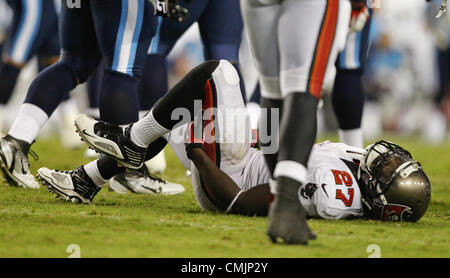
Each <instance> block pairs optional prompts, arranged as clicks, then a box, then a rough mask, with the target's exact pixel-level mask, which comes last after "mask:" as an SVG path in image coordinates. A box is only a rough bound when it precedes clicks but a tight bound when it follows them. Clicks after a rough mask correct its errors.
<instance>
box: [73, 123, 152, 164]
mask: <svg viewBox="0 0 450 278" xmlns="http://www.w3.org/2000/svg"><path fill="white" fill-rule="evenodd" d="M75 127H76V129H77V132H78V134H79V135H80V136H81V139H82V140H83V141H86V143H87V144H88V145H89V147H90V148H92V149H94V150H95V151H97V152H100V153H104V154H106V155H110V156H112V157H114V158H115V159H116V160H117V161H118V162H119V163H120V164H122V165H123V166H125V167H127V168H131V169H139V168H141V166H142V164H143V163H144V159H145V154H146V152H147V148H142V147H139V146H136V145H135V144H134V143H133V142H131V140H130V129H131V125H130V126H128V127H127V128H125V129H122V128H121V127H119V126H117V125H114V124H110V123H107V122H103V121H97V120H95V119H93V118H91V117H88V116H86V115H78V116H77V117H76V119H75Z"/></svg>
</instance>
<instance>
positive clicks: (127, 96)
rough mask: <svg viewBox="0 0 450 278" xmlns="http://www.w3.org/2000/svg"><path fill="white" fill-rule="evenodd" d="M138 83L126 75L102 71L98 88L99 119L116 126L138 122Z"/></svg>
mask: <svg viewBox="0 0 450 278" xmlns="http://www.w3.org/2000/svg"><path fill="white" fill-rule="evenodd" d="M137 86H138V82H137V80H136V79H135V78H133V77H130V76H128V75H125V74H122V73H119V72H114V71H110V70H104V71H103V78H102V82H101V88H100V119H101V120H102V121H106V122H110V123H114V124H117V125H126V124H130V123H134V122H136V121H137V120H138V117H139V115H138V111H139V100H138V95H137Z"/></svg>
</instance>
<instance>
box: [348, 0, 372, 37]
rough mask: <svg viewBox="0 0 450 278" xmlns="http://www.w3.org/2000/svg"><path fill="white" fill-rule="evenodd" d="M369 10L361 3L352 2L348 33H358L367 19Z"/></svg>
mask: <svg viewBox="0 0 450 278" xmlns="http://www.w3.org/2000/svg"><path fill="white" fill-rule="evenodd" d="M369 16H370V14H369V8H367V6H366V4H365V3H363V2H352V15H351V19H350V32H359V31H361V30H362V29H363V28H364V25H366V22H367V20H368V19H369Z"/></svg>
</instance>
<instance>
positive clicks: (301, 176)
mask: <svg viewBox="0 0 450 278" xmlns="http://www.w3.org/2000/svg"><path fill="white" fill-rule="evenodd" d="M307 174H308V172H307V170H306V167H305V166H303V165H302V164H300V163H298V162H296V161H291V160H283V161H279V162H278V163H277V165H276V166H275V171H274V174H273V176H274V177H275V179H276V178H278V177H287V178H291V179H293V180H296V181H298V182H301V183H302V184H305V183H306V182H307Z"/></svg>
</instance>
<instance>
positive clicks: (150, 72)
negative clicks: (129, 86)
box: [138, 54, 168, 112]
mask: <svg viewBox="0 0 450 278" xmlns="http://www.w3.org/2000/svg"><path fill="white" fill-rule="evenodd" d="M167 90H168V81H167V65H166V59H165V57H164V56H163V55H157V54H151V55H147V57H146V61H145V66H144V68H143V70H142V78H141V80H140V81H139V85H138V92H139V102H140V110H141V111H146V112H148V111H149V110H150V109H151V108H152V107H153V105H155V103H156V102H157V101H158V99H160V98H162V97H163V96H164V95H165V94H166V93H167Z"/></svg>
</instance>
